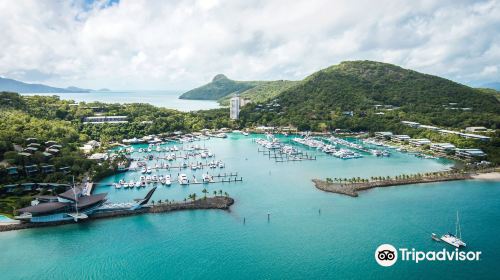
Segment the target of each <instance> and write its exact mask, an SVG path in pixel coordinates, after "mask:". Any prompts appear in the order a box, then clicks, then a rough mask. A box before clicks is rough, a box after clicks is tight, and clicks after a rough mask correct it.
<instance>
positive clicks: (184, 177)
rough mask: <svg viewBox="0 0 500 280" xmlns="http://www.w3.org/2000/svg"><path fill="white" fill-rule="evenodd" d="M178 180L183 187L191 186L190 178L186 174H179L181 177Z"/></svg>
mask: <svg viewBox="0 0 500 280" xmlns="http://www.w3.org/2000/svg"><path fill="white" fill-rule="evenodd" d="M177 180H178V181H179V184H181V185H188V184H189V180H188V177H187V175H186V174H179V176H178V177H177Z"/></svg>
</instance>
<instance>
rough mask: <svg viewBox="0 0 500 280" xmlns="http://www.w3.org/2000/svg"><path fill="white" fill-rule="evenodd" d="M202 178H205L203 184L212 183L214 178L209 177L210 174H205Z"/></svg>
mask: <svg viewBox="0 0 500 280" xmlns="http://www.w3.org/2000/svg"><path fill="white" fill-rule="evenodd" d="M202 178H203V183H210V182H211V181H212V176H210V175H208V173H207V174H203V175H202Z"/></svg>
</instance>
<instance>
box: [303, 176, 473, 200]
mask: <svg viewBox="0 0 500 280" xmlns="http://www.w3.org/2000/svg"><path fill="white" fill-rule="evenodd" d="M468 179H473V174H471V173H466V172H454V171H445V172H435V173H429V174H426V175H421V174H413V175H402V176H397V177H395V178H391V177H382V178H380V179H377V178H372V179H370V180H369V179H360V180H351V181H348V180H347V179H342V180H338V181H332V180H331V179H327V180H320V179H313V180H312V181H313V183H314V186H315V187H316V188H317V189H320V190H322V191H325V192H332V193H338V194H343V195H348V196H351V197H357V196H358V195H359V194H358V192H359V191H364V190H369V189H373V188H380V187H390V186H400V185H411V184H425V183H434V182H445V181H457V180H468ZM342 181H344V183H342Z"/></svg>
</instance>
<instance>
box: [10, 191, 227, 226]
mask: <svg viewBox="0 0 500 280" xmlns="http://www.w3.org/2000/svg"><path fill="white" fill-rule="evenodd" d="M233 204H234V199H232V198H231V197H227V196H214V197H202V198H200V199H197V200H194V201H183V202H162V203H157V204H154V205H147V206H144V207H142V208H139V209H136V210H130V209H119V210H113V211H102V212H97V213H94V214H92V216H89V217H88V218H87V219H84V220H79V221H78V223H88V222H90V221H92V220H98V219H106V218H116V217H126V216H134V215H141V214H157V213H166V212H172V211H180V210H197V209H219V210H228V209H229V207H230V206H231V205H233ZM66 224H75V222H74V221H72V220H64V221H57V222H47V223H32V222H26V223H20V224H9V225H3V226H0V232H2V231H12V230H21V229H29V228H41V227H51V226H59V225H66Z"/></svg>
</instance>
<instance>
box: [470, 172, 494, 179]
mask: <svg viewBox="0 0 500 280" xmlns="http://www.w3.org/2000/svg"><path fill="white" fill-rule="evenodd" d="M472 178H474V179H480V180H492V181H500V172H489V173H480V174H477V175H472Z"/></svg>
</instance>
